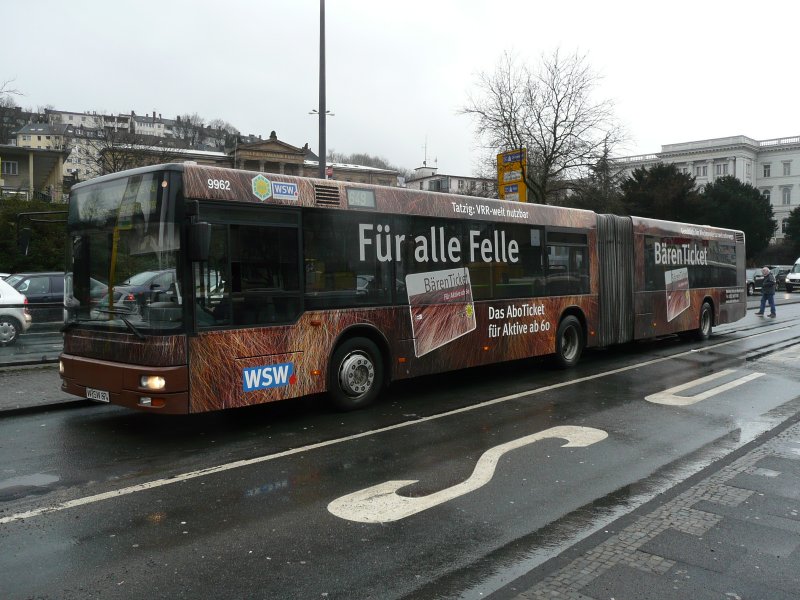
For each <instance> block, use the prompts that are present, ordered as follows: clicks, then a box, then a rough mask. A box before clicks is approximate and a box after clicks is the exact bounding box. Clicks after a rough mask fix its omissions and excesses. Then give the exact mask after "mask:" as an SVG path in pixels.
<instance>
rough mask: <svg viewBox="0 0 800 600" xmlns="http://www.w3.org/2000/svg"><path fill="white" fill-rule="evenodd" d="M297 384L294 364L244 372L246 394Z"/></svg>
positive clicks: (247, 369)
mask: <svg viewBox="0 0 800 600" xmlns="http://www.w3.org/2000/svg"><path fill="white" fill-rule="evenodd" d="M296 382H297V375H295V372H294V363H281V364H278V365H264V366H262V367H248V368H246V369H244V370H243V371H242V389H243V390H244V391H245V392H254V391H256V390H266V389H269V388H274V387H283V386H285V385H294V384H295V383H296Z"/></svg>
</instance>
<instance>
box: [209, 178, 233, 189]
mask: <svg viewBox="0 0 800 600" xmlns="http://www.w3.org/2000/svg"><path fill="white" fill-rule="evenodd" d="M208 189H210V190H230V189H231V182H230V181H228V180H227V179H209V180H208Z"/></svg>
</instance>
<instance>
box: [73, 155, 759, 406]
mask: <svg viewBox="0 0 800 600" xmlns="http://www.w3.org/2000/svg"><path fill="white" fill-rule="evenodd" d="M67 228H68V244H67V246H68V248H67V273H68V276H67V278H68V282H69V285H68V286H67V292H66V294H65V301H64V305H65V313H66V317H65V319H66V323H65V325H64V352H63V354H62V355H61V360H60V370H61V376H62V389H63V390H65V391H66V392H69V393H71V394H75V395H78V396H81V397H85V398H91V399H94V400H97V401H101V402H111V403H114V404H119V405H122V406H126V407H130V408H136V409H141V410H146V411H153V412H161V413H172V414H185V413H197V412H204V411H214V410H221V409H228V408H234V407H242V406H248V405H253V404H259V403H264V402H272V401H276V400H284V399H288V398H295V397H299V396H304V395H308V394H315V393H321V392H327V393H328V395H329V396H330V398H331V400H332V401H333V403H334V404H335V405H336V406H337V407H339V408H340V409H343V410H351V409H354V408H358V407H361V406H365V405H367V404H369V403H370V402H372V401H373V400H375V398H376V397H377V396H378V394H379V393H380V391H381V389H382V388H383V387H384V386H386V385H387V384H388V383H390V382H392V381H397V380H401V379H406V378H410V377H416V376H420V375H430V374H437V373H446V372H448V371H453V370H456V369H465V368H469V367H474V366H479V365H488V364H491V363H496V362H500V361H508V360H515V359H522V358H527V357H533V356H540V355H553V358H554V360H555V362H556V363H557V364H558V365H560V366H563V367H570V366H572V365H574V364H576V362H577V361H578V359H579V358H580V356H581V353H582V351H583V350H584V348H586V347H602V346H609V345H612V344H619V343H624V342H630V341H633V340H639V339H644V338H652V337H655V336H662V335H666V334H673V333H678V334H682V335H695V336H699V337H701V338H706V337H708V336H709V334H710V333H711V329H712V326H714V325H717V324H722V323H730V322H733V321H736V320H738V319H741V318H742V317H743V316H744V315H745V308H746V306H745V303H746V295H745V288H744V286H745V274H744V266H745V263H744V261H745V252H744V234H743V233H742V232H740V231H732V230H726V229H719V228H714V227H708V226H701V225H690V224H684V223H672V222H667V221H657V220H650V219H641V218H636V217H619V216H614V215H600V214H595V213H593V212H590V211H585V210H575V209H566V208H560V207H553V206H543V205H532V204H523V203H515V202H506V201H498V200H488V199H483V198H476V197H467V196H458V195H451V194H444V193H437V192H424V191H418V190H411V189H402V188H393V187H379V186H371V185H361V184H356V183H347V182H341V181H325V180H315V179H307V178H300V177H291V176H287V175H280V174H274V175H273V174H265V173H256V172H250V171H241V170H232V169H225V168H219V167H206V166H198V165H195V164H191V163H187V164H169V165H160V166H154V167H146V168H142V169H136V170H132V171H127V172H122V173H117V174H113V175H108V176H104V177H101V178H98V179H95V180H93V181H89V182H86V183H82V184H79V185H76V186H75V187H74V188H73V190H72V194H71V197H70V202H69V216H68V223H67ZM95 280H97V281H101V282H104V283H106V284H107V285H108V289H107V293H106V294H105V296H104V297H102V298H100V299H99V300H98V298H97V295H96V294H95V295H94V296H92V294H91V293H90V290H91V289H92V283H93V281H95Z"/></svg>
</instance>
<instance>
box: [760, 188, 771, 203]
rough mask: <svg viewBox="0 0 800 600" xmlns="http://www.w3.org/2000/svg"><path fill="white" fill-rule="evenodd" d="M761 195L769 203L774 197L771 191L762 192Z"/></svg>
mask: <svg viewBox="0 0 800 600" xmlns="http://www.w3.org/2000/svg"><path fill="white" fill-rule="evenodd" d="M761 195H762V196H764V199H765V200H766V201H767V202H769V201H770V197H771V196H772V193H771V192H770V191H769V190H762V191H761Z"/></svg>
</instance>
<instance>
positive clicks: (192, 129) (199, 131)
mask: <svg viewBox="0 0 800 600" xmlns="http://www.w3.org/2000/svg"><path fill="white" fill-rule="evenodd" d="M204 129H205V120H204V119H203V117H201V116H200V115H198V114H197V113H194V114H191V115H190V114H185V115H180V116H178V118H177V120H176V121H175V125H174V126H173V128H172V131H173V133H174V135H175V139H176V140H179V141H180V144H181V145H182V146H183V147H185V148H198V147H199V146H200V144H201V143H202V142H203V138H204V137H205V131H204Z"/></svg>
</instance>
